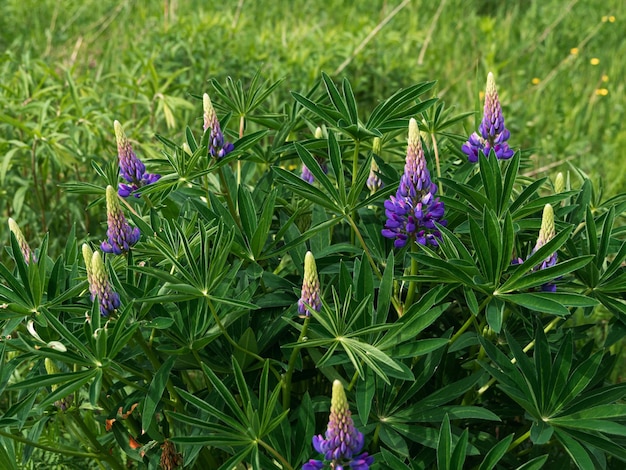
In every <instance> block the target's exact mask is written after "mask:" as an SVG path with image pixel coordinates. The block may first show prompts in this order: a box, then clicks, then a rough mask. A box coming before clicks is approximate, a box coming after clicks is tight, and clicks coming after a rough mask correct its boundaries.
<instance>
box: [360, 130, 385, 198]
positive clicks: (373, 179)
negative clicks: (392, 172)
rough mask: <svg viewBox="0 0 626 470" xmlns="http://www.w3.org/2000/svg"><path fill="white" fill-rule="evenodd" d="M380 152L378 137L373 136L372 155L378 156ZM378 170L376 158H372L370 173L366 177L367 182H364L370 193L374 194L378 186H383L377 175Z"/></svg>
mask: <svg viewBox="0 0 626 470" xmlns="http://www.w3.org/2000/svg"><path fill="white" fill-rule="evenodd" d="M380 152H381V142H380V137H374V143H373V144H372V153H373V154H374V155H378V156H380ZM378 171H379V168H378V164H377V163H376V160H374V158H372V162H371V163H370V174H369V176H368V177H367V182H366V183H365V184H366V186H367V189H369V190H370V194H374V193H375V192H376V191H378V190H379V189H380V188H382V187H383V186H384V183H383V182H382V180H381V179H380V178H379V177H378Z"/></svg>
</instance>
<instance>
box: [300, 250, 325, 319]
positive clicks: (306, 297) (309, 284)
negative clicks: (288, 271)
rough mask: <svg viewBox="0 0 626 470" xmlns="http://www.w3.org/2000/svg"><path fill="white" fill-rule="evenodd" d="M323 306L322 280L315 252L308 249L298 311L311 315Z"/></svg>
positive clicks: (302, 314)
mask: <svg viewBox="0 0 626 470" xmlns="http://www.w3.org/2000/svg"><path fill="white" fill-rule="evenodd" d="M321 308H322V301H321V299H320V280H319V277H318V275H317V266H316V265H315V257H314V256H313V253H311V252H310V251H307V252H306V255H305V256H304V280H303V281H302V293H301V295H300V300H298V312H299V313H300V315H301V316H305V317H308V316H309V315H311V310H315V311H316V312H319V311H320V309H321Z"/></svg>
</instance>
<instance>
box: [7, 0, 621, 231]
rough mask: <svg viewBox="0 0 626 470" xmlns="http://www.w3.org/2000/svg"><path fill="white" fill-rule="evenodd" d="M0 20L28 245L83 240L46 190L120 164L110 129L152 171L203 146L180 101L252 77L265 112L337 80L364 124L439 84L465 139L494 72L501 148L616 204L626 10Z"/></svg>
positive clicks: (268, 10)
mask: <svg viewBox="0 0 626 470" xmlns="http://www.w3.org/2000/svg"><path fill="white" fill-rule="evenodd" d="M2 12H3V13H2V15H0V53H1V55H0V78H1V80H0V187H1V193H0V204H2V216H3V217H2V218H3V219H4V220H6V218H7V217H9V216H12V217H14V218H16V219H18V220H19V221H20V224H21V225H22V226H23V227H24V229H25V231H26V232H27V238H37V237H39V236H40V235H39V234H41V233H42V232H44V231H47V230H50V231H51V232H52V234H53V235H54V232H57V233H64V231H66V230H67V229H68V228H69V226H70V224H71V223H72V222H73V221H77V222H78V223H79V224H82V225H83V226H84V227H83V228H84V229H86V230H87V231H89V227H90V224H91V223H93V221H90V212H89V211H87V212H85V207H86V206H87V204H88V200H87V199H81V197H80V196H76V195H68V194H66V192H64V191H63V190H62V189H61V188H60V187H59V186H58V184H59V183H63V182H67V181H75V180H77V179H79V180H83V181H84V180H87V181H88V180H90V178H91V175H92V174H93V170H92V169H91V166H90V162H91V160H96V161H97V162H99V163H101V164H102V163H105V162H111V161H115V158H116V148H115V143H114V138H113V126H112V123H113V120H115V119H118V120H120V121H121V122H122V123H124V125H125V127H126V129H127V133H128V134H129V135H130V136H131V138H132V139H133V140H134V141H135V146H136V148H137V149H138V150H139V151H140V152H141V153H142V154H144V155H145V154H148V155H152V156H156V155H158V153H159V149H160V148H161V145H160V144H159V143H158V141H156V139H155V138H154V135H155V133H159V134H162V135H164V136H167V137H168V138H170V139H172V140H175V141H180V140H181V138H182V137H181V136H182V132H183V130H184V127H185V125H190V126H192V127H194V128H200V126H201V107H200V106H201V105H200V103H199V102H198V101H197V100H196V99H195V98H193V97H192V96H191V95H192V94H195V95H199V94H202V93H203V92H205V91H208V92H209V93H210V92H211V91H212V90H211V87H210V84H209V83H208V80H209V79H212V78H215V79H217V80H218V81H220V82H221V83H223V82H224V81H225V79H226V78H227V77H229V76H230V77H232V78H233V79H234V80H238V79H241V80H242V81H243V83H244V84H245V83H248V82H249V80H250V78H251V77H252V76H253V75H254V74H255V73H256V72H259V73H260V75H261V77H262V78H263V79H268V80H276V79H280V78H285V80H284V82H283V83H282V84H281V85H280V87H279V88H278V90H277V92H276V93H275V94H274V95H272V97H271V98H270V101H269V102H268V103H267V109H269V110H271V111H274V112H276V111H278V110H279V107H280V105H281V103H285V102H288V101H290V100H291V97H290V95H289V92H290V91H292V90H293V91H302V90H306V89H309V88H310V87H311V86H312V85H313V84H314V83H315V82H316V81H317V80H319V78H320V73H321V72H322V71H325V72H326V73H329V74H331V76H333V77H334V78H335V79H336V80H339V79H341V78H342V77H344V76H345V77H348V78H349V79H350V81H351V83H352V85H353V88H354V90H355V93H356V94H357V100H358V101H359V103H360V106H361V107H362V109H364V110H367V109H371V108H373V106H374V105H375V104H376V103H377V102H378V101H379V100H381V99H383V98H385V97H387V96H389V95H390V94H391V93H393V92H394V91H395V90H397V89H398V88H401V87H406V86H409V85H411V84H414V83H417V82H420V81H425V80H437V81H438V85H437V88H436V92H435V93H436V95H437V96H438V97H440V98H441V99H443V100H444V101H445V102H446V105H447V106H448V107H450V106H454V109H455V112H466V111H477V113H476V118H475V119H473V118H471V117H470V118H467V119H465V120H464V121H463V122H462V123H460V124H459V125H457V127H456V128H454V129H453V132H456V133H459V134H467V133H470V132H472V131H473V129H474V128H475V125H476V122H477V121H478V120H479V119H480V114H481V113H480V112H481V110H482V104H481V100H480V98H481V96H480V93H481V91H482V90H483V89H484V82H485V78H486V75H487V72H488V71H492V72H494V74H495V76H496V81H497V84H498V88H499V93H500V98H501V101H502V103H503V109H504V114H505V119H506V124H507V127H508V128H509V129H510V130H511V139H510V143H511V146H512V147H514V148H520V147H521V148H523V149H525V150H528V151H529V152H530V155H531V162H532V164H533V166H534V168H535V170H536V171H537V172H538V173H541V174H545V173H547V174H549V175H552V176H554V175H555V174H556V172H557V171H559V170H560V171H567V170H569V166H568V164H569V163H571V164H573V165H576V166H579V167H580V168H582V169H583V170H584V171H585V172H587V173H588V174H590V175H591V176H592V177H593V178H594V179H596V180H599V181H602V183H603V185H604V188H605V191H606V193H608V194H609V195H610V194H615V193H616V192H619V191H623V190H626V175H625V173H626V172H624V171H623V166H624V162H625V159H624V156H623V149H624V148H626V127H624V126H623V125H622V123H623V122H624V119H625V117H626V110H625V105H626V99H625V90H624V87H625V80H624V77H626V64H625V63H624V61H623V60H622V59H621V58H623V57H624V56H626V41H624V34H623V32H624V29H625V28H624V21H625V18H626V4H625V3H624V2H623V1H621V0H609V1H599V0H570V1H559V0H547V1H531V0H519V1H504V2H502V1H495V0H472V1H467V0H447V1H446V0H442V1H439V2H426V1H422V0H411V1H408V0H407V1H404V2H402V1H401V0H398V1H395V2H393V1H388V0H377V1H370V2H345V1H339V0H328V1H321V2H311V1H305V0H294V1H272V2H269V1H257V2H252V1H245V0H240V1H223V2H204V1H202V2H201V1H197V0H189V1H181V0H178V1H175V0H165V1H146V2H143V1H136V0H135V1H132V0H131V1H109V0H98V1H95V0H86V1H84V2H70V1H57V0H42V1H37V2H35V1H32V0H4V1H3V8H2ZM216 104H217V105H218V106H219V103H216ZM234 121H235V120H233V122H234ZM231 127H234V126H231ZM232 131H233V132H235V129H233V130H232ZM442 158H443V159H444V160H445V159H446V158H457V157H456V156H453V155H448V156H446V155H443V156H442ZM574 180H575V178H574V179H573V181H574ZM68 208H69V210H68ZM91 217H94V216H93V214H92V215H91ZM103 217H104V215H103V214H101V216H99V217H98V219H99V220H98V223H100V222H101V221H102V219H103ZM0 225H1V227H2V228H1V229H0V230H1V231H2V235H3V239H5V238H4V235H5V232H6V223H2V224H0Z"/></svg>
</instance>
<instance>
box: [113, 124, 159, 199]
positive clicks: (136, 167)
mask: <svg viewBox="0 0 626 470" xmlns="http://www.w3.org/2000/svg"><path fill="white" fill-rule="evenodd" d="M113 127H114V128H115V140H116V141H117V156H118V159H119V164H120V174H121V175H122V178H124V179H125V180H126V181H127V182H128V183H129V184H126V183H120V184H119V188H118V194H119V195H120V196H121V197H128V196H130V195H131V194H133V193H134V191H135V190H137V189H139V188H141V187H142V186H146V185H148V184H151V183H154V182H155V181H158V180H159V178H161V175H156V174H153V173H147V172H146V166H145V165H144V164H143V162H142V161H141V160H139V158H138V157H137V155H136V154H135V152H134V151H133V147H132V145H131V144H130V141H129V140H128V138H127V137H126V134H125V133H124V128H123V127H122V125H121V124H120V122H119V121H115V122H114V123H113ZM134 196H135V197H139V194H136V193H135V194H134Z"/></svg>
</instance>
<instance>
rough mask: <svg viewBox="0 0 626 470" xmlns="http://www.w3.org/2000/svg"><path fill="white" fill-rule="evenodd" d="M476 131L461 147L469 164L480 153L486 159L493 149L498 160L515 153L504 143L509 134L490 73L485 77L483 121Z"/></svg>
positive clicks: (507, 157)
mask: <svg viewBox="0 0 626 470" xmlns="http://www.w3.org/2000/svg"><path fill="white" fill-rule="evenodd" d="M478 131H479V132H474V133H473V134H472V135H471V136H470V137H469V139H468V140H467V142H465V144H463V146H462V147H461V150H462V151H463V152H464V153H465V154H466V155H467V157H468V160H469V161H470V162H472V163H476V162H477V161H478V157H479V156H480V154H481V153H482V154H483V155H484V156H485V157H488V156H489V152H490V151H491V149H493V151H494V153H495V155H496V158H497V159H498V160H506V159H509V158H511V157H512V156H513V154H514V153H515V152H514V151H513V149H511V148H509V145H508V144H507V143H506V141H507V140H509V137H510V136H511V133H510V132H509V130H508V129H507V128H506V127H505V126H504V116H503V115H502V106H501V105H500V99H499V98H498V90H497V89H496V81H495V79H494V78H493V74H492V73H491V72H489V74H488V75H487V88H486V90H485V107H484V113H483V120H482V122H481V123H480V126H479V127H478Z"/></svg>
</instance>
